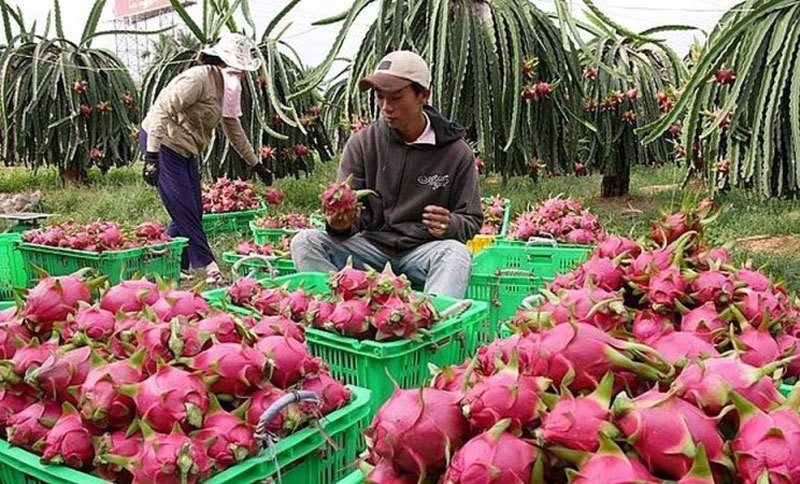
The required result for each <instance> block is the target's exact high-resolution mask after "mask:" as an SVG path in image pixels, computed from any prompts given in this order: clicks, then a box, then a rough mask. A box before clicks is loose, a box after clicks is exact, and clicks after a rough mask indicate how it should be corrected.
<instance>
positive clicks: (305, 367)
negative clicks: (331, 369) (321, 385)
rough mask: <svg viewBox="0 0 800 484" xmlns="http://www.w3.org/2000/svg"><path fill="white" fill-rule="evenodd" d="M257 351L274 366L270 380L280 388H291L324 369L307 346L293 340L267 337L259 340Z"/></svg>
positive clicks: (281, 337) (283, 337) (282, 337)
mask: <svg viewBox="0 0 800 484" xmlns="http://www.w3.org/2000/svg"><path fill="white" fill-rule="evenodd" d="M256 349H257V350H258V351H260V352H262V353H263V354H264V355H266V357H267V360H268V361H269V363H270V365H271V366H272V373H271V374H270V375H269V380H270V381H271V382H272V384H273V385H275V386H277V387H278V388H284V389H285V388H289V387H290V386H291V385H294V384H295V383H297V382H298V381H299V380H300V379H301V378H302V377H303V376H304V375H307V374H310V373H314V372H315V371H317V370H319V369H320V368H321V367H322V362H321V361H320V360H319V359H316V358H312V357H311V355H309V354H308V349H307V348H306V345H304V344H303V343H300V342H299V341H297V340H296V339H293V338H287V337H285V336H266V337H264V338H261V339H260V340H258V342H257V343H256Z"/></svg>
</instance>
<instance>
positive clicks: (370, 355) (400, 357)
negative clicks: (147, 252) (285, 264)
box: [203, 272, 489, 416]
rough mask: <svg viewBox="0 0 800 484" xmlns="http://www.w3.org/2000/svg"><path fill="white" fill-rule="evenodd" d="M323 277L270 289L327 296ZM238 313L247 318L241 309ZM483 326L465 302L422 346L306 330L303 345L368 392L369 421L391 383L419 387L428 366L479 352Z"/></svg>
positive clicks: (442, 301) (474, 307) (485, 321)
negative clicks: (480, 332)
mask: <svg viewBox="0 0 800 484" xmlns="http://www.w3.org/2000/svg"><path fill="white" fill-rule="evenodd" d="M328 277H329V276H328V275H327V274H322V273H310V272H305V273H300V274H295V275H291V276H283V277H278V278H276V279H274V282H273V283H274V284H277V285H283V284H286V283H288V286H289V288H290V289H295V288H297V287H301V286H302V287H303V288H304V289H305V290H306V291H308V292H309V293H312V294H325V293H327V292H328V291H329V289H328ZM265 282H266V283H268V284H269V282H268V281H266V280H265ZM203 296H204V297H205V298H206V299H207V300H209V301H210V302H212V303H215V304H222V303H223V302H224V301H227V289H225V288H223V289H216V290H212V291H207V292H205V293H203ZM432 300H433V304H434V306H435V307H436V309H437V310H439V311H441V310H443V309H446V308H449V307H451V306H453V305H454V304H462V301H461V300H458V299H453V298H448V297H439V296H434V297H433V298H432ZM227 308H228V310H229V311H236V310H237V309H236V308H233V307H231V306H230V305H229V304H228V305H227ZM240 311H242V312H244V313H249V311H248V310H246V309H240ZM488 325H489V308H488V304H486V303H485V302H481V301H470V303H469V307H467V309H466V310H464V311H463V312H462V313H461V314H458V315H456V316H452V317H450V318H449V319H447V320H445V321H443V322H440V323H438V324H436V325H435V326H434V327H433V328H432V329H431V330H430V336H428V337H425V338H423V340H422V341H411V340H399V341H390V342H379V341H371V340H363V341H362V340H357V339H355V338H348V337H345V336H340V335H338V334H334V333H330V332H328V331H323V330H320V329H316V328H306V344H307V345H308V350H309V352H310V353H311V354H312V355H313V356H317V357H319V358H321V359H322V361H324V362H325V363H327V364H328V367H329V368H330V371H331V375H333V377H334V378H336V379H337V380H339V381H342V382H344V383H347V384H352V385H357V386H360V387H364V388H369V389H370V390H372V401H371V402H370V407H371V411H372V413H371V414H370V416H372V415H374V413H375V412H376V411H377V410H378V408H380V406H381V405H382V404H383V403H384V402H385V401H386V400H388V399H389V397H390V396H391V394H392V392H393V391H394V385H395V384H394V382H397V384H398V385H399V386H400V387H401V388H416V387H420V386H423V385H424V384H425V383H426V382H427V381H428V380H429V379H430V377H431V375H430V369H429V367H428V363H433V364H435V365H436V366H439V367H441V366H444V365H452V364H459V363H462V362H463V361H464V360H466V359H467V358H468V357H470V356H471V355H473V354H474V353H475V351H476V350H477V348H478V346H479V340H478V337H477V335H478V330H479V329H480V328H482V327H485V326H488ZM390 377H391V378H390ZM392 380H394V381H392Z"/></svg>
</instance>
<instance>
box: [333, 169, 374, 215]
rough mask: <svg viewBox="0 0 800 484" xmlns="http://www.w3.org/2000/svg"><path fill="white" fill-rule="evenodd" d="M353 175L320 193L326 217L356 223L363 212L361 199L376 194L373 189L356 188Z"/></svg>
mask: <svg viewBox="0 0 800 484" xmlns="http://www.w3.org/2000/svg"><path fill="white" fill-rule="evenodd" d="M352 184H353V175H352V174H351V175H348V176H347V178H345V179H344V180H342V181H340V182H333V183H331V184H330V185H328V187H327V188H326V189H325V191H324V192H322V194H321V195H320V200H321V201H322V212H323V213H324V214H325V216H326V217H328V218H330V219H332V220H334V221H337V222H339V223H341V222H350V223H354V222H355V221H356V220H358V217H359V215H360V213H361V205H360V203H359V200H360V199H362V198H364V197H366V196H369V195H376V196H377V193H376V192H375V191H373V190H354V189H353V187H352Z"/></svg>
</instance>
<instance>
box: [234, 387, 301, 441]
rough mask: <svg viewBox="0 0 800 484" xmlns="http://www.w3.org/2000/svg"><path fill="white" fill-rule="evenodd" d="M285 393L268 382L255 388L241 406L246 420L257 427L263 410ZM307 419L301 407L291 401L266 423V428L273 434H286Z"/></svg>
mask: <svg viewBox="0 0 800 484" xmlns="http://www.w3.org/2000/svg"><path fill="white" fill-rule="evenodd" d="M285 394H286V392H285V391H283V390H281V389H280V388H277V387H274V386H272V385H271V384H269V383H266V384H265V385H264V387H262V388H260V389H258V390H256V392H255V393H253V396H252V397H251V398H250V400H248V402H247V404H246V406H245V407H243V408H244V409H245V411H246V414H245V415H246V419H247V422H248V423H249V424H250V425H252V426H253V427H257V426H258V422H259V420H260V419H261V416H262V415H263V414H264V412H265V411H266V410H267V409H268V408H269V407H270V405H272V404H273V403H275V401H277V400H278V399H279V398H281V397H282V396H283V395H285ZM307 419H308V417H307V415H306V414H305V413H304V412H303V410H302V407H301V406H300V405H298V404H297V403H291V404H289V405H287V406H285V407H284V408H283V409H282V410H281V411H280V413H279V414H278V416H277V417H275V418H274V419H272V420H271V421H270V422H268V423H267V430H269V431H270V432H272V433H274V434H275V435H288V434H291V433H292V432H294V431H295V429H297V428H298V427H299V426H300V425H302V424H303V423H304V422H305V421H306V420H307Z"/></svg>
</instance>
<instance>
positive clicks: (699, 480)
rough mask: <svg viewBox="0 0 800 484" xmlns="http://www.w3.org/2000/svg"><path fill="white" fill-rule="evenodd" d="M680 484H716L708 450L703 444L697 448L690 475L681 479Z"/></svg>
mask: <svg viewBox="0 0 800 484" xmlns="http://www.w3.org/2000/svg"><path fill="white" fill-rule="evenodd" d="M678 484H715V481H714V474H713V473H712V472H711V465H710V464H709V463H708V457H707V456H706V450H705V448H704V447H703V444H699V445H697V446H696V451H695V456H694V463H693V464H692V468H691V469H689V473H688V474H686V475H685V476H683V477H681V479H680V480H679V481H678Z"/></svg>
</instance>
